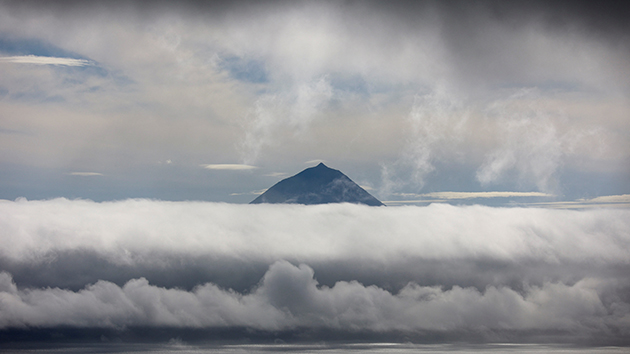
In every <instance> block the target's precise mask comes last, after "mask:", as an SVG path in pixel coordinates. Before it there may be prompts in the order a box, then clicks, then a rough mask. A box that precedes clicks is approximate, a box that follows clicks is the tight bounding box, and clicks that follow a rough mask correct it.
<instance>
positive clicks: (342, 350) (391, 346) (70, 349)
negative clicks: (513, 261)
mask: <svg viewBox="0 0 630 354" xmlns="http://www.w3.org/2000/svg"><path fill="white" fill-rule="evenodd" d="M2 352H3V353H21V354H23V353H39V354H47V353H181V354H187V353H191V354H192V353H195V354H196V353H218V354H234V353H244V354H249V353H321V354H353V353H372V354H411V353H427V354H429V353H495V354H503V353H511V354H513V353H602V354H617V353H624V354H628V353H630V348H629V347H571V346H554V345H547V344H545V345H539V344H484V345H455V344H448V345H416V344H396V343H377V344H370V343H367V344H366V343H362V344H335V345H330V344H324V343H322V344H246V345H242V344H240V345H221V346H216V345H208V346H204V345H201V346H198V345H188V344H186V343H183V342H180V341H171V342H169V343H168V344H112V343H108V344H90V345H58V346H55V347H48V348H41V347H35V346H32V347H29V345H27V344H24V345H20V347H14V348H4V349H3V350H2Z"/></svg>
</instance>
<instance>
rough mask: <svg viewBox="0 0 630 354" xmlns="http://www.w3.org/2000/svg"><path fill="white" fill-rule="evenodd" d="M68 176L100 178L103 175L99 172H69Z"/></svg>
mask: <svg viewBox="0 0 630 354" xmlns="http://www.w3.org/2000/svg"><path fill="white" fill-rule="evenodd" d="M70 175H71V176H84V177H90V176H102V175H103V174H102V173H99V172H70Z"/></svg>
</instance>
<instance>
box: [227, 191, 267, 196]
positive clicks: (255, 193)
mask: <svg viewBox="0 0 630 354" xmlns="http://www.w3.org/2000/svg"><path fill="white" fill-rule="evenodd" d="M266 191H267V189H261V190H258V191H251V192H245V193H231V194H230V195H234V196H236V195H261V194H263V193H265V192H266Z"/></svg>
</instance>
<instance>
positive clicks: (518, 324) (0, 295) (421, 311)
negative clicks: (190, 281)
mask: <svg viewBox="0 0 630 354" xmlns="http://www.w3.org/2000/svg"><path fill="white" fill-rule="evenodd" d="M628 285H630V284H628V283H627V282H626V283H625V284H619V282H618V281H615V280H601V279H600V280H597V279H583V280H581V281H579V282H577V283H575V284H572V285H567V284H561V283H545V284H544V285H543V286H541V287H536V286H534V287H527V288H526V290H525V292H524V293H523V294H520V293H518V292H516V291H514V290H512V289H510V288H508V287H488V288H487V289H485V290H484V291H481V292H480V291H478V290H477V289H474V288H461V287H453V288H451V289H448V290H445V289H442V288H440V287H424V286H419V285H417V284H414V283H410V284H409V285H407V286H406V287H405V288H403V289H402V290H401V291H400V292H398V293H397V294H392V293H390V292H388V291H386V290H384V289H381V288H379V287H376V286H368V287H366V286H364V285H362V284H360V283H358V282H353V281H351V282H343V281H342V282H337V283H336V284H335V285H334V286H333V287H325V286H324V287H322V286H318V282H317V281H316V280H315V279H314V272H313V270H312V269H311V268H310V267H309V266H307V265H304V264H301V265H299V266H294V265H292V264H290V263H288V262H286V261H278V262H276V263H274V264H273V265H272V266H271V267H270V268H269V270H268V272H267V273H266V274H265V275H264V277H263V278H262V280H261V281H260V284H259V286H258V287H257V288H256V289H255V290H254V291H252V292H251V293H249V294H241V293H238V292H234V291H231V290H225V289H221V288H219V287H217V286H216V285H214V284H211V283H208V284H203V285H200V286H198V287H196V288H195V289H194V290H193V291H190V292H189V291H184V290H180V289H167V288H161V287H157V286H154V285H151V284H149V283H148V281H147V280H146V279H143V278H140V279H133V280H130V281H129V282H127V283H126V284H125V285H124V286H123V287H118V286H117V285H115V284H113V283H110V282H106V281H99V282H97V283H96V284H93V285H90V286H87V287H86V288H85V289H83V290H81V291H78V292H73V291H68V290H62V289H58V288H52V289H51V288H47V289H29V290H19V289H18V288H17V287H16V285H15V283H13V282H12V279H11V276H10V275H9V274H7V273H1V274H0V299H1V301H0V304H1V305H0V306H1V307H0V309H1V311H2V314H3V315H2V317H1V319H0V328H7V327H20V326H60V325H70V326H81V327H83V326H85V327H118V328H124V327H125V326H175V327H230V326H235V327H236V326H245V327H251V328H255V329H262V330H267V331H277V330H286V329H291V328H302V327H307V328H332V329H342V330H349V329H350V330H357V331H361V330H370V331H377V332H379V331H381V332H382V331H410V332H413V331H421V330H430V331H445V332H448V331H456V330H471V331H475V330H477V331H493V330H499V331H500V330H519V331H527V330H554V331H561V332H567V333H571V334H572V335H577V334H587V335H594V334H597V333H605V334H606V333H608V334H609V333H617V334H619V335H621V336H628V335H630V304H628V303H627V302H623V301H622V300H621V299H620V298H619V297H618V296H615V291H618V290H619V289H620V287H624V286H625V287H626V288H627V287H628ZM617 295H618V294H617Z"/></svg>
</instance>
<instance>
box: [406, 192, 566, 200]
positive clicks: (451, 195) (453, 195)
mask: <svg viewBox="0 0 630 354" xmlns="http://www.w3.org/2000/svg"><path fill="white" fill-rule="evenodd" d="M415 196H418V197H429V198H438V199H475V198H514V197H517V198H526V197H554V196H555V195H553V194H549V193H542V192H433V193H425V194H416V195H415Z"/></svg>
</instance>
